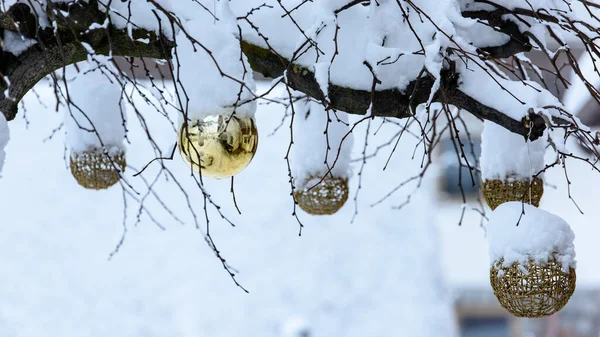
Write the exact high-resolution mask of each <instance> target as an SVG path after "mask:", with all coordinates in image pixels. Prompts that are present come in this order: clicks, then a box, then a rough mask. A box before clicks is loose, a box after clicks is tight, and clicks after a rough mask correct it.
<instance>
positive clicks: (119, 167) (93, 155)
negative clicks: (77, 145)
mask: <svg viewBox="0 0 600 337" xmlns="http://www.w3.org/2000/svg"><path fill="white" fill-rule="evenodd" d="M126 166H127V163H126V161H125V153H124V152H119V153H117V154H116V155H115V156H112V161H111V158H109V157H108V156H107V155H105V154H104V153H103V152H102V150H100V149H92V150H89V151H84V152H81V153H71V158H70V168H71V174H72V175H73V177H74V178H75V180H77V183H79V185H81V186H83V187H85V188H88V189H93V190H102V189H107V188H109V187H111V186H112V185H114V184H116V183H117V182H119V172H123V171H125V167H126Z"/></svg>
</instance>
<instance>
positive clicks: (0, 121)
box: [0, 113, 10, 178]
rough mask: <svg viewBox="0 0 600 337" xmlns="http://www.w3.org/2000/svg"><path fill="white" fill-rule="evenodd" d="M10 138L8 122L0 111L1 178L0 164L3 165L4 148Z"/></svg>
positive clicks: (0, 174) (0, 173)
mask: <svg viewBox="0 0 600 337" xmlns="http://www.w3.org/2000/svg"><path fill="white" fill-rule="evenodd" d="M9 139H10V132H9V129H8V123H7V122H6V118H5V117H4V115H3V114H2V113H0V178H2V166H4V160H5V158H6V152H4V148H5V147H6V145H7V144H8V141H9Z"/></svg>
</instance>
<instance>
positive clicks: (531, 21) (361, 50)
mask: <svg viewBox="0 0 600 337" xmlns="http://www.w3.org/2000/svg"><path fill="white" fill-rule="evenodd" d="M552 2H553V1H550V0H547V1H541V2H539V4H540V5H539V6H538V7H531V6H530V7H531V8H520V7H518V6H519V3H521V2H519V1H516V0H498V1H496V2H494V1H488V0H470V1H453V0H452V1H451V0H444V1H440V2H439V3H436V2H431V1H424V0H406V1H391V0H385V1H378V2H373V1H348V0H339V1H315V2H313V1H302V2H301V3H299V4H298V5H297V6H295V7H293V8H292V7H289V8H288V7H286V6H287V4H286V3H284V2H282V1H272V0H269V1H237V2H231V3H230V4H229V5H228V6H231V10H232V11H233V13H235V14H236V15H238V16H237V21H238V29H239V37H240V38H241V40H242V49H243V51H244V53H245V54H246V55H247V57H248V59H249V61H250V63H251V65H252V67H253V70H254V71H257V72H260V73H262V74H263V75H265V76H267V77H273V78H277V77H280V76H284V77H285V81H286V83H287V84H288V85H289V86H290V87H292V88H293V89H296V90H299V91H302V92H304V93H305V94H307V95H309V96H311V97H313V98H316V99H319V100H321V101H323V102H324V104H325V105H327V107H328V108H335V109H339V110H342V111H346V112H349V113H354V114H365V113H367V112H369V113H372V114H373V115H375V116H384V117H396V118H406V117H410V116H413V115H415V113H416V111H417V107H418V106H419V105H421V104H425V105H427V106H429V105H430V104H431V103H434V102H440V103H442V104H447V105H452V106H455V107H458V108H460V109H463V110H466V111H468V112H470V113H472V114H473V115H475V116H476V117H478V118H480V119H482V120H489V121H492V122H494V123H496V124H498V125H500V126H502V127H504V128H506V129H508V130H510V131H511V132H514V133H517V134H520V135H522V136H524V137H526V138H529V139H532V140H534V139H537V138H539V137H541V136H542V135H543V132H544V130H545V129H546V128H547V127H548V126H551V127H554V126H560V127H564V128H575V124H576V122H577V121H575V123H573V122H572V121H571V120H570V119H569V116H568V115H565V114H562V113H560V110H561V109H562V107H561V106H560V102H558V101H557V100H556V101H552V99H549V98H548V97H550V96H552V95H551V94H549V92H547V90H545V89H544V88H538V87H535V86H532V85H531V83H530V81H529V80H528V79H527V78H525V79H518V80H515V79H514V78H509V76H507V75H506V74H505V73H506V72H507V70H506V69H503V68H506V67H507V66H506V65H505V64H503V63H502V62H500V61H498V60H500V59H502V58H506V57H509V56H513V55H517V54H519V53H522V52H526V51H530V50H531V49H532V48H538V49H542V50H544V51H545V52H546V53H547V55H548V56H549V58H550V59H552V57H553V56H554V55H552V53H551V52H549V51H548V50H547V49H546V46H545V44H544V40H545V37H543V35H544V32H543V29H544V27H546V28H547V29H548V30H549V31H550V33H551V34H550V35H552V36H554V37H555V39H557V40H559V37H558V35H557V34H556V31H555V30H556V29H559V28H560V29H561V30H562V31H565V32H567V33H573V34H575V35H577V36H579V37H580V38H582V40H583V42H584V43H586V41H587V43H588V46H589V50H590V52H591V53H598V48H597V47H596V46H595V44H594V42H593V41H594V40H593V36H594V35H593V34H594V30H593V27H591V26H590V24H589V21H583V20H579V18H578V17H575V16H574V15H571V14H568V13H567V12H565V11H564V10H556V11H553V10H551V8H553V7H552V6H551V5H552V4H551V3H552ZM579 4H583V5H586V4H587V2H580V3H579ZM563 7H564V6H563ZM199 10H200V11H203V12H204V14H206V13H210V14H211V15H212V17H213V18H214V20H217V19H218V18H217V17H215V16H214V14H212V13H211V11H210V9H208V8H207V7H206V6H204V5H203V4H202V1H199V2H195V3H192V2H185V1H167V0H150V1H147V2H143V3H142V2H139V3H133V2H128V1H125V2H123V1H121V2H114V3H113V2H108V3H105V2H103V1H102V0H90V1H87V2H83V1H71V2H69V1H62V0H61V1H54V2H52V1H48V2H47V1H42V2H40V5H38V6H34V8H33V10H30V8H29V7H28V6H27V5H26V4H24V3H17V4H14V5H13V6H11V7H9V9H8V11H7V12H5V13H1V14H0V29H3V30H5V31H12V32H16V33H20V34H22V36H23V38H24V39H30V40H32V39H34V40H35V41H37V43H31V42H30V43H29V44H28V48H22V49H23V50H24V51H23V50H19V52H17V53H15V52H14V50H16V49H14V50H13V53H11V52H9V51H7V50H6V48H5V49H4V52H3V53H2V55H0V72H1V73H2V75H3V79H4V81H2V86H3V90H4V92H5V97H4V98H3V99H0V110H1V111H2V112H3V113H4V115H5V117H6V118H7V119H8V120H11V119H13V118H14V116H15V115H16V112H17V105H18V102H19V101H20V99H21V98H22V97H23V95H24V94H25V93H26V92H27V91H28V90H29V89H31V88H32V87H33V86H34V85H35V83H37V82H38V81H39V80H40V79H41V78H43V77H44V76H46V75H48V74H50V73H52V72H53V71H55V70H56V69H59V68H62V67H63V66H65V65H68V64H72V63H75V62H78V61H83V60H85V59H86V58H87V57H88V55H89V54H94V53H95V54H103V55H108V56H113V55H119V56H130V57H145V58H160V59H170V58H171V55H172V51H173V48H175V43H174V42H173V40H174V38H173V36H174V34H175V31H176V30H180V29H181V30H184V29H183V26H182V22H186V21H188V20H191V19H193V18H194V17H198V16H199V15H198V11H199ZM592 17H594V16H593V15H592ZM273 18H277V19H276V20H274V19H273ZM211 20H212V19H211ZM186 35H188V34H186ZM596 35H597V34H596ZM582 36H583V37H582ZM191 42H192V43H193V44H196V43H197V41H191ZM561 42H562V41H561ZM562 44H564V42H563V43H561V45H562ZM200 46H201V44H200ZM351 48H354V49H353V50H352V49H351ZM563 49H564V50H566V52H568V49H567V48H563ZM206 52H208V54H210V51H206ZM15 54H18V55H15ZM316 65H320V67H317V66H316ZM317 70H319V71H317ZM223 75H224V76H227V74H223ZM557 76H560V74H559V72H558V71H557ZM482 80H483V81H487V82H489V85H486V86H485V90H486V91H489V92H486V93H485V95H488V96H494V97H495V96H497V95H498V93H499V94H501V95H505V94H506V93H508V94H510V96H512V98H511V99H510V100H511V104H512V105H511V104H505V102H500V100H486V99H483V100H482V98H485V97H483V96H484V95H482V94H477V93H475V92H474V91H473V89H477V86H478V84H479V83H480V82H481V81H482ZM487 82H486V83H487ZM514 83H517V84H519V85H521V86H522V87H525V91H531V92H535V93H533V94H532V93H528V94H527V98H528V99H523V98H522V97H518V96H519V93H515V92H514V91H513V90H514V89H515V88H517V87H518V86H517V85H509V84H514ZM565 83H566V81H565ZM492 89H493V90H492ZM490 90H492V91H490ZM519 91H520V90H519ZM505 96H506V95H505ZM537 96H539V97H541V98H538V97H537ZM513 98H514V99H513ZM540 102H542V103H540ZM548 102H551V103H552V104H548ZM555 103H556V104H555ZM557 111H559V112H557ZM563 115H565V116H566V118H565V116H563ZM553 123H554V125H553Z"/></svg>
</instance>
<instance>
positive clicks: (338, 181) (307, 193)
mask: <svg viewBox="0 0 600 337" xmlns="http://www.w3.org/2000/svg"><path fill="white" fill-rule="evenodd" d="M319 180H320V178H314V177H313V178H309V179H307V180H306V182H305V183H304V185H303V186H304V188H302V189H298V190H296V191H295V192H294V197H295V198H296V201H297V202H298V206H300V208H301V209H302V210H304V211H305V212H306V213H309V214H313V215H331V214H334V213H336V212H337V211H339V210H340V208H342V206H344V204H345V203H346V200H348V179H347V178H340V177H326V178H325V179H324V180H323V181H322V182H321V183H320V184H319V185H317V186H314V184H316V183H317V182H319ZM311 182H314V183H312V184H311ZM313 186H314V188H311V187H313Z"/></svg>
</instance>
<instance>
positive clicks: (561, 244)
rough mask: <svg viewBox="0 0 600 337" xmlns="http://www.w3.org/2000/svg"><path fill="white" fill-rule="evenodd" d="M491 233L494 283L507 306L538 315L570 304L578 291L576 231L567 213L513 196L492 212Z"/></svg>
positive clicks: (513, 310) (520, 314) (524, 314)
mask: <svg viewBox="0 0 600 337" xmlns="http://www.w3.org/2000/svg"><path fill="white" fill-rule="evenodd" d="M523 207H524V208H523ZM487 235H488V239H489V242H490V258H491V261H492V263H491V269H490V283H491V285H492V289H493V290H494V294H495V295H496V297H497V298H498V301H499V302H500V305H502V307H504V308H505V309H506V310H508V311H509V312H510V313H512V314H513V315H515V316H517V317H529V318H538V317H544V316H549V315H552V314H554V313H556V312H558V311H559V310H561V309H562V308H563V307H564V306H565V305H566V304H567V302H568V301H569V299H570V298H571V295H573V292H574V291H575V282H576V274H575V266H576V263H575V249H574V246H573V240H574V238H575V235H574V234H573V231H572V230H571V228H570V227H569V225H568V224H567V223H566V222H565V221H564V220H563V219H561V218H560V217H558V216H556V215H554V214H551V213H549V212H546V211H544V210H541V209H538V208H536V207H534V206H531V205H528V204H524V205H523V204H522V203H521V202H508V203H504V204H502V205H500V206H499V207H498V208H496V210H495V211H494V212H493V213H492V215H491V217H490V221H489V222H488V226H487Z"/></svg>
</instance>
